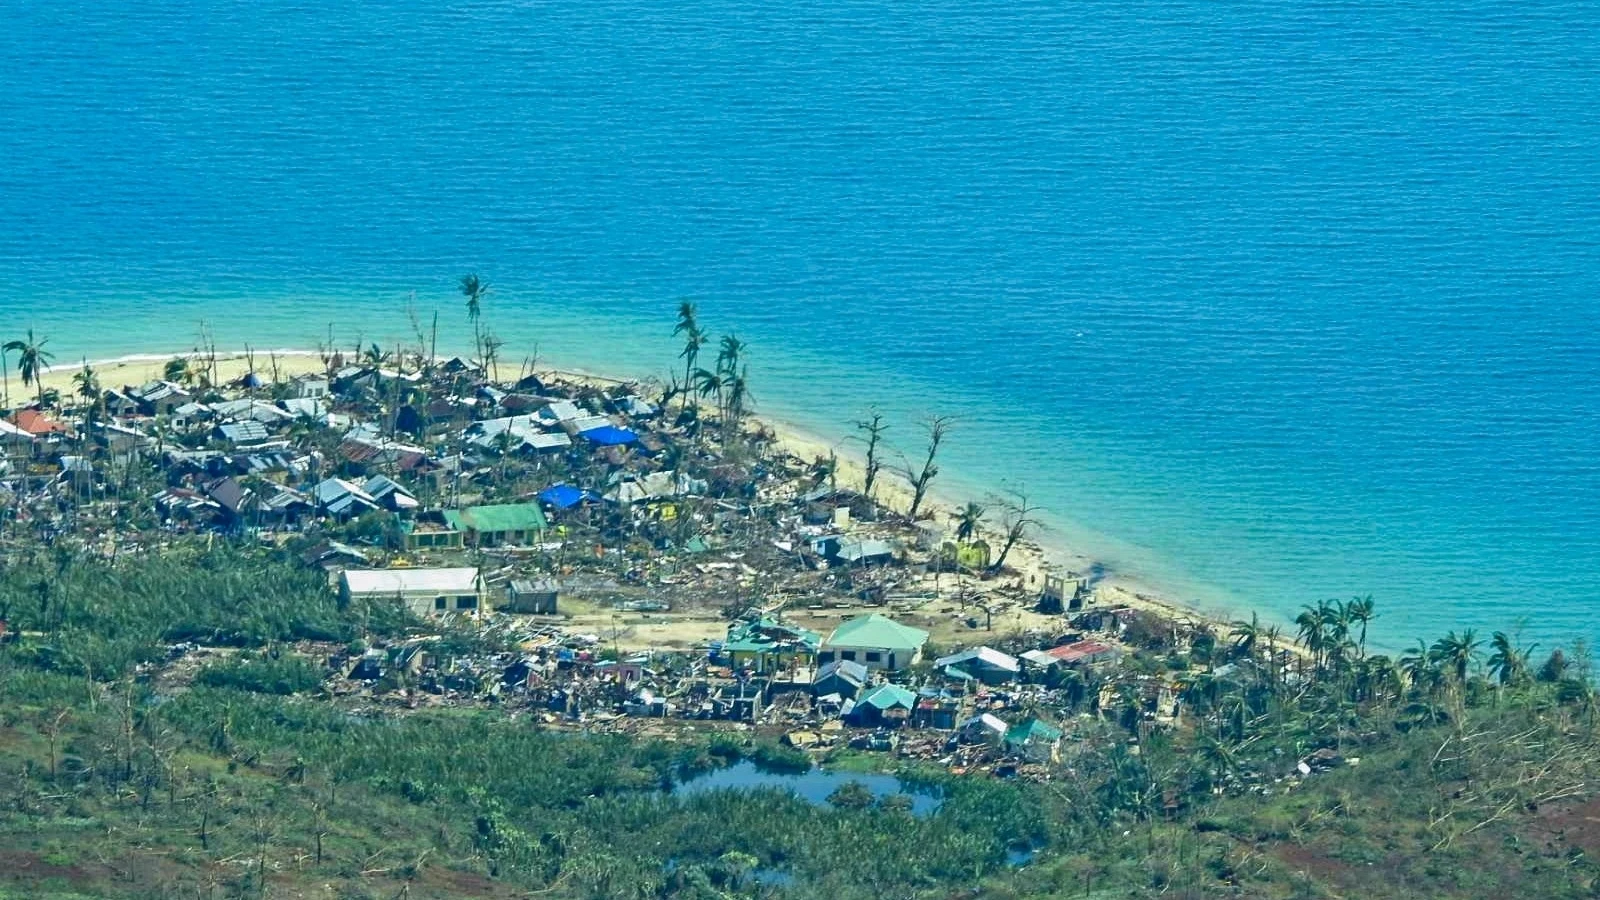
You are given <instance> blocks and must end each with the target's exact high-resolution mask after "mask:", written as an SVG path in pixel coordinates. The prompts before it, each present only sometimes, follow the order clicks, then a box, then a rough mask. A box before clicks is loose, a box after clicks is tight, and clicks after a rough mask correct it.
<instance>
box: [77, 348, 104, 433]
mask: <svg viewBox="0 0 1600 900" xmlns="http://www.w3.org/2000/svg"><path fill="white" fill-rule="evenodd" d="M72 383H73V385H74V386H75V387H76V388H77V390H76V393H77V395H78V398H79V399H81V400H83V401H84V403H85V404H86V405H87V407H88V408H87V410H86V411H85V412H84V417H83V420H84V425H85V429H84V431H85V438H87V436H88V435H87V432H88V428H87V426H88V425H90V424H92V423H93V422H94V421H95V419H96V418H98V414H99V412H100V404H101V403H103V402H104V400H105V397H104V396H103V395H102V394H101V393H100V376H99V375H98V374H97V373H96V372H95V370H94V369H93V368H92V367H90V365H89V361H88V360H84V361H83V368H82V369H81V370H79V371H77V372H74V373H73V375H72Z"/></svg>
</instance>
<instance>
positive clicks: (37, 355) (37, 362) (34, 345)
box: [5, 328, 55, 406]
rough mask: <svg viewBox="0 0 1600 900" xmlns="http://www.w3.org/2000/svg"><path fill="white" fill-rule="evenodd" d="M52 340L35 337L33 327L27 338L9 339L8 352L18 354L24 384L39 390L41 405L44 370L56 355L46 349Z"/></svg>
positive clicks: (29, 330)
mask: <svg viewBox="0 0 1600 900" xmlns="http://www.w3.org/2000/svg"><path fill="white" fill-rule="evenodd" d="M49 342H50V340H49V338H38V339H35V338H34V336H33V329H32V328H29V329H28V337H27V338H26V339H25V340H15V341H7V342H6V343H5V349H6V352H8V353H11V352H15V353H16V354H17V371H18V372H20V373H22V386H23V387H29V386H32V387H33V388H34V389H35V390H36V391H37V392H38V400H39V405H40V406H43V405H44V382H43V381H42V380H41V378H42V376H43V375H44V370H45V369H47V368H49V367H50V361H51V360H52V359H55V356H54V355H53V354H52V353H50V351H48V350H46V349H44V345H45V344H48V343H49Z"/></svg>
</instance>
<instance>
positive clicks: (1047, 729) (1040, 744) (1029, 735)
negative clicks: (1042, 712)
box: [1004, 716, 1061, 763]
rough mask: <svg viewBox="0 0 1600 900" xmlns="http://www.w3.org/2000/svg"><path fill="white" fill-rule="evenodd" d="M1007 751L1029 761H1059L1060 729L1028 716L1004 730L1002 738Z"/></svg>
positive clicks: (1035, 717) (1036, 717)
mask: <svg viewBox="0 0 1600 900" xmlns="http://www.w3.org/2000/svg"><path fill="white" fill-rule="evenodd" d="M1004 743H1005V748H1006V750H1007V751H1009V752H1011V753H1014V754H1016V755H1018V756H1021V757H1022V758H1023V759H1026V760H1028V761H1029V762H1037V763H1044V762H1060V761H1061V729H1059V728H1057V727H1055V726H1054V725H1051V724H1050V723H1049V722H1046V721H1044V720H1043V719H1040V718H1039V717H1038V716H1029V717H1027V718H1026V719H1023V720H1022V721H1021V722H1018V723H1017V724H1015V725H1013V726H1011V727H1010V728H1008V729H1007V730H1006V735H1005V738H1004Z"/></svg>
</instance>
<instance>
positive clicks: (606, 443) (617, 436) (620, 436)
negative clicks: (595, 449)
mask: <svg viewBox="0 0 1600 900" xmlns="http://www.w3.org/2000/svg"><path fill="white" fill-rule="evenodd" d="M579 436H580V437H582V438H583V439H584V440H586V441H588V442H590V443H591V444H599V445H600V446H602V447H616V446H619V445H622V444H631V443H633V442H635V441H637V440H638V439H639V436H638V435H637V434H634V433H633V432H631V431H629V430H628V429H626V428H618V427H617V426H615V425H602V426H600V427H599V428H591V429H589V430H588V431H585V432H582V433H581V434H580V435H579Z"/></svg>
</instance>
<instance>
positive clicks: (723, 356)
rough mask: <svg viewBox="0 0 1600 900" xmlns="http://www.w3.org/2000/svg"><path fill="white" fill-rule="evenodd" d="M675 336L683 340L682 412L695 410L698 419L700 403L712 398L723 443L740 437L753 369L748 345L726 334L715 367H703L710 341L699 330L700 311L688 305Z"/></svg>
mask: <svg viewBox="0 0 1600 900" xmlns="http://www.w3.org/2000/svg"><path fill="white" fill-rule="evenodd" d="M672 333H673V334H674V335H680V336H682V337H683V349H682V350H681V351H680V352H679V353H678V358H679V359H681V360H683V382H682V383H681V384H679V385H677V386H676V391H677V392H679V393H680V394H681V395H682V397H683V407H682V408H683V409H684V410H685V411H687V410H689V409H693V410H694V412H695V415H696V416H698V415H699V412H700V403H699V399H704V398H713V399H715V401H716V404H717V418H718V421H720V422H721V423H722V432H723V437H724V439H726V438H727V437H728V436H729V435H733V434H738V433H739V427H740V423H741V422H742V420H743V418H744V415H745V413H746V412H747V411H748V410H749V405H750V399H751V398H750V367H749V366H748V365H746V364H745V361H744V355H745V351H746V350H747V349H748V345H746V344H745V342H744V341H741V340H740V339H739V337H738V335H735V334H725V335H723V336H722V340H721V341H720V342H719V343H718V344H717V358H716V363H715V364H714V365H713V366H712V367H711V368H705V367H702V366H701V365H700V353H701V350H702V349H703V348H704V347H705V346H706V344H708V343H709V342H710V340H711V338H710V336H709V335H707V334H706V332H705V331H704V330H703V329H702V328H701V327H700V318H699V311H698V310H697V309H696V308H695V305H694V304H693V303H689V302H687V301H685V302H683V303H682V304H680V305H679V306H678V324H677V325H676V326H675V327H674V328H673V329H672Z"/></svg>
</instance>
